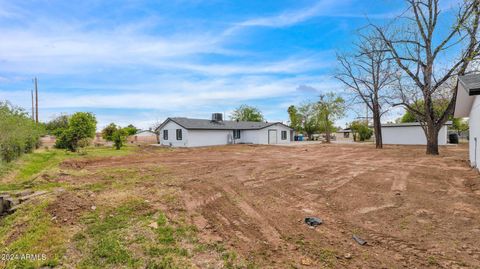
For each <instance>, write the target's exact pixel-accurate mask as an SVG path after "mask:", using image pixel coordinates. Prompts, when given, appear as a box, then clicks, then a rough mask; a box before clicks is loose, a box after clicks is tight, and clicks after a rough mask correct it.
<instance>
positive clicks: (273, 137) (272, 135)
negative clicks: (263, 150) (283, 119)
mask: <svg viewBox="0 0 480 269" xmlns="http://www.w3.org/2000/svg"><path fill="white" fill-rule="evenodd" d="M268 144H277V130H268Z"/></svg>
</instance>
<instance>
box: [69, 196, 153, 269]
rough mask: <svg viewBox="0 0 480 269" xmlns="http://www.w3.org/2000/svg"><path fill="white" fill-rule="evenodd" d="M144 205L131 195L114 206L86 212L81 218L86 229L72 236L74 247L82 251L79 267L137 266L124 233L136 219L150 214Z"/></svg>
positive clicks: (137, 262) (137, 261) (136, 260)
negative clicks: (131, 198)
mask: <svg viewBox="0 0 480 269" xmlns="http://www.w3.org/2000/svg"><path fill="white" fill-rule="evenodd" d="M146 209H148V205H147V204H145V202H144V201H141V200H136V199H133V200H129V201H127V202H125V203H123V204H121V205H120V206H118V207H116V208H111V209H107V210H106V211H104V212H99V211H96V212H93V213H90V214H88V215H86V216H85V217H84V219H83V222H84V224H85V225H86V230H85V231H84V232H81V233H79V234H77V235H75V236H74V240H75V241H76V242H77V248H78V249H79V250H80V251H81V252H82V254H84V255H83V256H84V259H83V260H82V261H81V262H80V268H92V267H94V268H97V267H109V266H110V267H115V266H117V265H123V266H128V267H129V268H135V267H138V266H139V260H138V259H137V258H135V257H134V256H133V255H132V253H131V251H129V249H128V245H127V242H126V240H125V238H124V235H125V233H126V230H128V228H129V227H130V226H131V225H133V224H134V223H135V222H136V221H139V220H141V219H143V218H144V217H145V216H148V215H150V214H151V212H149V211H148V210H146Z"/></svg>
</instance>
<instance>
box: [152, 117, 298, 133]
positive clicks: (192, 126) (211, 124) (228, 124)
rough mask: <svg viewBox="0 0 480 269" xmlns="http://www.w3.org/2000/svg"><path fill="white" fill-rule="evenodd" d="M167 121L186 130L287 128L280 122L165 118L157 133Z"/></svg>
mask: <svg viewBox="0 0 480 269" xmlns="http://www.w3.org/2000/svg"><path fill="white" fill-rule="evenodd" d="M169 121H173V122H175V123H177V124H178V125H180V126H182V127H183V128H185V129H187V130H260V129H263V128H267V127H269V126H272V125H275V124H282V125H284V126H285V127H287V128H290V127H288V126H286V125H285V124H283V123H281V122H254V121H229V120H225V121H221V122H216V121H212V120H205V119H189V118H181V117H174V118H167V119H166V120H165V121H164V122H163V123H162V124H160V126H158V127H157V129H156V130H157V131H158V130H159V129H161V128H162V127H163V126H164V125H165V124H167V123H168V122H169Z"/></svg>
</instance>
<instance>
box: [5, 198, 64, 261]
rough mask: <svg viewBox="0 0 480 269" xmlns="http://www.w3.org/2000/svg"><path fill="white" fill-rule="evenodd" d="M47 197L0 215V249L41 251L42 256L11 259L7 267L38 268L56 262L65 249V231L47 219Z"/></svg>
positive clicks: (48, 216)
mask: <svg viewBox="0 0 480 269" xmlns="http://www.w3.org/2000/svg"><path fill="white" fill-rule="evenodd" d="M47 205H48V201H43V202H42V203H39V204H30V205H26V206H24V207H22V208H20V209H19V210H18V211H17V212H15V213H14V214H12V215H9V216H6V217H4V218H2V219H0V242H2V244H1V245H2V247H0V252H1V253H10V254H45V257H46V259H40V260H28V259H24V260H13V261H10V262H8V263H7V268H38V267H41V266H55V265H58V264H59V262H60V259H61V258H62V256H63V255H64V253H65V247H64V243H65V241H66V235H65V234H64V232H63V231H62V230H61V229H60V228H59V227H57V226H55V224H54V223H52V221H51V215H50V214H48V212H47V211H46V207H47Z"/></svg>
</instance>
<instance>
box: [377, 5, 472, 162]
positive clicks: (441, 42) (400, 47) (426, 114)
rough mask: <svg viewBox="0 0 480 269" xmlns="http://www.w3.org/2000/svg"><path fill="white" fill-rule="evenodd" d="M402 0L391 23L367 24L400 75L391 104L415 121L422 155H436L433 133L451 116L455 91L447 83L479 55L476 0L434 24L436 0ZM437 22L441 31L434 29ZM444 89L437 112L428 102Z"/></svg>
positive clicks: (436, 140) (464, 70)
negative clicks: (403, 7) (403, 6)
mask: <svg viewBox="0 0 480 269" xmlns="http://www.w3.org/2000/svg"><path fill="white" fill-rule="evenodd" d="M405 1H406V3H407V5H408V10H407V12H405V13H404V15H403V16H402V17H400V18H398V19H396V20H395V21H394V22H393V25H392V26H393V27H380V26H377V25H372V26H373V27H374V29H375V30H376V31H377V33H378V34H379V36H380V37H381V39H382V40H383V41H384V42H385V45H386V46H387V51H388V52H389V54H390V56H391V57H392V59H393V60H394V61H395V62H396V64H397V65H398V67H399V68H400V69H401V70H402V73H403V75H402V78H404V79H406V80H404V81H402V85H401V86H402V87H399V88H400V89H399V98H400V102H399V103H398V104H397V105H402V106H404V107H405V108H406V109H407V110H409V111H410V112H411V113H412V114H414V115H415V117H416V118H417V119H418V120H419V122H420V124H421V126H422V128H423V130H424V132H425V135H426V138H427V150H426V152H427V154H431V155H438V153H439V152H438V132H439V130H440V128H441V127H442V126H443V125H444V124H445V122H446V121H447V120H448V117H449V116H450V115H452V113H453V110H454V107H455V100H456V94H457V93H456V87H451V86H450V87H449V83H450V85H454V84H455V83H454V81H455V79H456V78H457V76H458V75H463V74H465V72H466V71H467V68H468V67H469V65H470V63H472V62H474V61H475V60H476V59H478V57H479V52H480V43H479V42H478V34H479V29H478V26H479V18H480V13H479V5H480V0H465V1H463V2H462V4H459V6H458V9H457V10H455V11H456V12H457V18H456V20H455V22H454V23H453V24H452V25H451V27H445V26H444V25H442V23H439V20H440V19H441V18H440V13H441V11H440V8H439V0H405ZM447 18H448V16H447ZM399 23H400V25H399ZM402 27H406V28H402ZM440 27H441V28H442V29H444V30H446V31H443V32H441V31H439V29H438V28H440ZM392 29H393V31H392ZM451 55H454V57H453V58H452V57H451ZM442 56H443V58H442ZM452 82H453V83H452ZM405 86H406V87H405ZM445 92H447V93H448V95H449V98H448V100H449V104H448V106H447V107H446V109H445V111H443V113H441V115H438V113H437V115H436V113H435V111H434V101H435V99H436V98H438V96H439V95H444V94H445ZM419 101H420V102H419ZM419 103H421V104H422V105H421V106H420V107H419V106H418V104H419ZM415 104H417V105H415Z"/></svg>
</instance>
